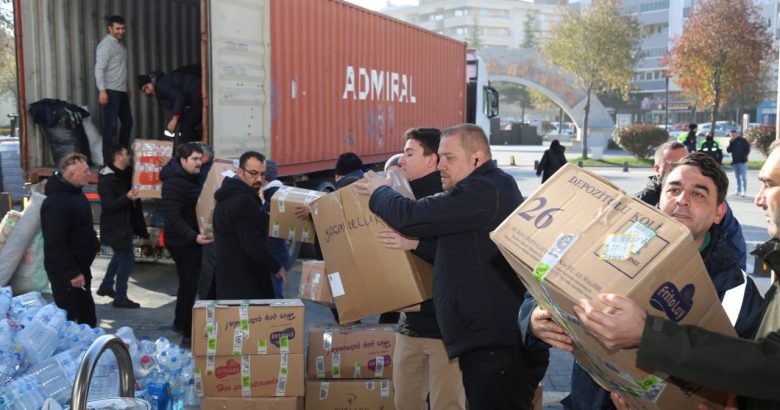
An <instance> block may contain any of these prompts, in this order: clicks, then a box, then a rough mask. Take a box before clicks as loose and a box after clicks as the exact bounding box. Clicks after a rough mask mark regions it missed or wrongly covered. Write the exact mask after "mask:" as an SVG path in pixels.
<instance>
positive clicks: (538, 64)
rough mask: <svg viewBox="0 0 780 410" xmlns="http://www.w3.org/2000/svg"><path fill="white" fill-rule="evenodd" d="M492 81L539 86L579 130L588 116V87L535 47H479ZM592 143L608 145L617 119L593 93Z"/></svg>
mask: <svg viewBox="0 0 780 410" xmlns="http://www.w3.org/2000/svg"><path fill="white" fill-rule="evenodd" d="M479 56H480V58H482V61H484V62H485V66H486V68H487V71H488V78H489V79H490V80H491V81H505V82H510V83H515V84H520V85H524V86H526V87H529V88H531V89H533V90H536V91H538V92H540V93H542V94H544V95H545V96H547V97H548V98H550V99H551V100H552V101H553V102H555V103H556V104H557V105H558V106H560V107H561V108H562V109H563V111H564V112H566V114H567V115H568V116H569V117H570V118H571V119H572V121H573V122H574V124H575V125H576V126H577V130H578V138H581V135H580V132H579V130H581V129H582V120H583V119H584V108H585V99H586V95H585V91H584V90H583V89H582V88H581V87H578V86H576V84H577V82H576V79H575V78H574V77H573V76H572V75H571V74H569V73H567V72H565V71H563V70H562V69H561V68H560V67H557V66H554V65H552V64H550V63H549V62H548V61H547V60H546V59H545V58H544V57H543V56H542V55H541V54H540V53H538V52H537V51H536V50H534V49H529V48H518V49H505V48H498V47H489V48H483V49H480V50H479ZM588 128H589V132H588V145H589V146H591V147H604V148H606V145H607V140H608V139H609V138H610V135H611V133H612V131H613V130H614V129H615V121H614V120H612V116H610V115H609V112H607V110H606V108H604V105H603V104H601V101H599V99H598V98H597V97H596V96H595V95H591V100H590V116H589V118H588Z"/></svg>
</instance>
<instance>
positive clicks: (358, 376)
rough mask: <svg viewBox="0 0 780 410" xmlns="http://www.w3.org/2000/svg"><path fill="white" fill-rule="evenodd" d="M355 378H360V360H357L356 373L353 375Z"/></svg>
mask: <svg viewBox="0 0 780 410" xmlns="http://www.w3.org/2000/svg"><path fill="white" fill-rule="evenodd" d="M352 378H353V379H359V378H360V360H356V361H355V373H354V375H353V377H352Z"/></svg>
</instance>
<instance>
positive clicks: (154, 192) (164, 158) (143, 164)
mask: <svg viewBox="0 0 780 410" xmlns="http://www.w3.org/2000/svg"><path fill="white" fill-rule="evenodd" d="M172 156H173V142H171V141H158V140H139V139H137V140H135V142H133V187H134V188H138V197H139V198H158V199H159V198H162V181H161V180H160V170H162V167H164V166H165V164H167V163H168V161H170V160H171V157H172Z"/></svg>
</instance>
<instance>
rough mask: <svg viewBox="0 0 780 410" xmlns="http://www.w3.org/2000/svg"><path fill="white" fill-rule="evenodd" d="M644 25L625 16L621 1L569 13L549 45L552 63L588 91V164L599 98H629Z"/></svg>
mask: <svg viewBox="0 0 780 410" xmlns="http://www.w3.org/2000/svg"><path fill="white" fill-rule="evenodd" d="M639 40H640V29H639V22H638V21H637V20H636V19H635V18H634V17H631V16H627V15H623V14H621V12H620V2H619V1H617V0H594V1H593V3H592V4H591V5H590V6H585V5H583V6H582V7H580V8H579V9H577V10H575V9H565V10H564V11H563V16H562V17H561V21H560V22H559V23H558V24H556V25H555V26H553V27H552V28H551V30H550V34H549V35H548V36H547V37H546V38H545V40H544V42H543V52H544V54H545V55H546V56H547V58H548V59H549V60H550V62H551V63H553V64H555V65H558V66H560V67H561V68H563V69H564V70H567V71H569V72H571V73H572V74H574V76H575V77H576V79H577V83H578V85H579V86H580V87H582V88H583V90H584V91H585V107H584V116H583V117H584V118H583V121H582V156H583V158H585V159H587V158H588V115H589V114H590V99H591V95H592V94H593V92H594V91H595V92H602V91H605V90H610V89H611V90H618V91H620V92H621V93H622V94H623V95H624V96H627V95H628V91H629V87H630V85H631V78H632V77H633V76H634V66H636V63H637V61H638V59H639Z"/></svg>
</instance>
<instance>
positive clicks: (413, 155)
mask: <svg viewBox="0 0 780 410" xmlns="http://www.w3.org/2000/svg"><path fill="white" fill-rule="evenodd" d="M440 138H441V131H439V130H438V129H436V128H412V129H410V130H408V131H406V145H405V146H404V152H403V154H402V155H401V157H400V158H399V160H398V165H400V167H401V170H402V171H403V173H404V176H405V177H406V179H408V180H409V186H410V187H411V188H412V193H414V196H415V198H417V199H421V198H425V197H427V196H430V195H435V194H437V193H439V192H442V187H441V174H439V171H437V170H436V167H437V165H438V163H439V161H438V160H439V156H438V155H437V152H438V150H439V140H440ZM377 240H378V241H379V242H380V243H382V244H384V245H385V246H387V247H388V248H393V249H403V250H410V251H412V253H414V254H415V255H417V256H419V257H421V258H423V259H425V260H426V261H427V262H430V263H433V260H434V256H435V253H436V240H435V239H432V238H419V239H417V238H407V237H404V236H402V235H400V234H399V233H398V232H396V231H394V230H392V229H385V230H382V231H380V233H379V235H378V237H377ZM393 357H395V369H396V377H394V381H393V387H394V388H395V405H396V407H398V408H401V409H427V408H428V407H427V405H426V403H425V398H426V396H428V395H429V394H430V405H431V409H432V410H439V409H465V408H466V396H465V393H464V391H463V380H462V377H461V374H460V368H459V367H458V360H457V359H452V360H450V359H449V357H447V350H446V349H445V347H444V343H443V342H442V338H441V332H440V331H439V324H438V323H437V322H436V311H435V309H434V304H433V299H430V300H427V301H425V302H423V303H422V304H420V305H417V306H414V307H413V308H412V309H411V310H409V311H407V312H406V313H405V314H404V316H403V317H402V319H401V323H400V329H399V334H398V336H397V337H396V344H395V352H394V353H393Z"/></svg>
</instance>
